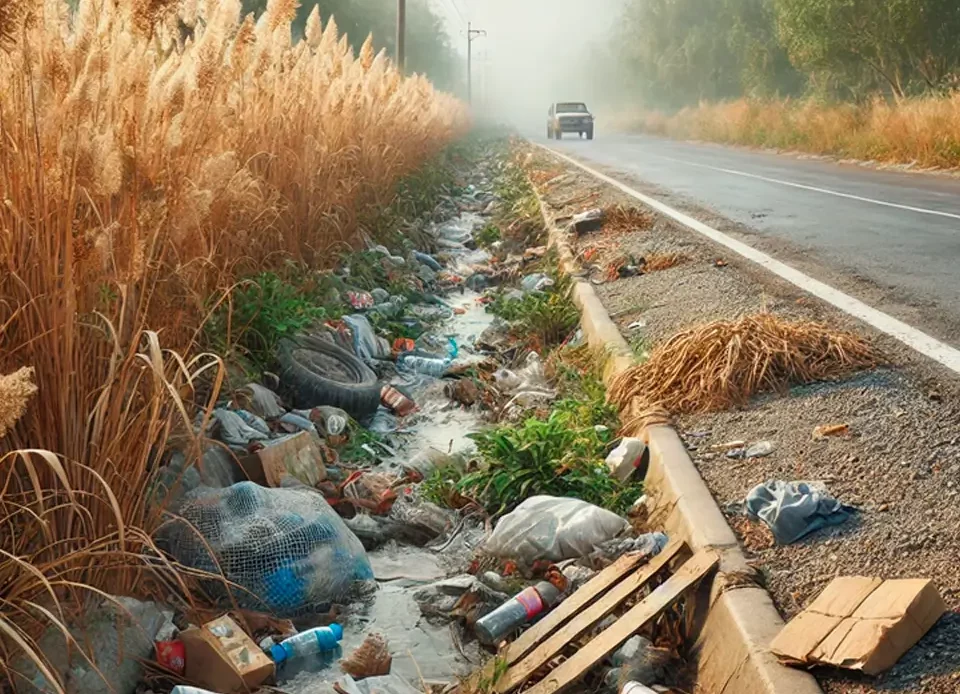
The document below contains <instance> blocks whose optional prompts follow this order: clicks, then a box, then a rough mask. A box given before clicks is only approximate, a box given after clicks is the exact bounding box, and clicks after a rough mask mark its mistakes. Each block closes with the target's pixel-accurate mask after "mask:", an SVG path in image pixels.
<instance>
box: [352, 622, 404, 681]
mask: <svg viewBox="0 0 960 694" xmlns="http://www.w3.org/2000/svg"><path fill="white" fill-rule="evenodd" d="M392 664H393V657H392V656H391V655H390V649H389V647H388V646H387V640H386V639H385V638H384V637H383V634H378V633H372V634H370V635H368V636H367V638H366V639H365V640H364V642H363V643H362V644H360V646H358V647H357V649H356V650H355V651H354V652H353V653H351V654H350V655H349V656H347V657H346V658H344V659H343V660H341V661H340V669H341V670H343V671H344V672H345V673H347V674H348V675H350V676H351V677H353V678H354V679H356V680H363V679H366V678H367V677H380V676H382V675H389V674H390V666H391V665H392Z"/></svg>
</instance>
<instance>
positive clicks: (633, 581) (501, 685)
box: [497, 541, 684, 694]
mask: <svg viewBox="0 0 960 694" xmlns="http://www.w3.org/2000/svg"><path fill="white" fill-rule="evenodd" d="M683 547H684V543H683V542H681V541H676V542H671V543H670V544H669V545H667V546H666V547H665V548H664V549H663V551H662V552H660V554H658V555H657V556H655V557H653V558H652V559H651V560H650V561H649V562H648V563H647V564H645V565H643V566H641V567H640V568H639V569H637V570H636V571H635V572H634V573H632V574H630V575H629V576H627V577H626V578H625V579H623V580H622V581H621V582H620V583H618V584H617V585H615V586H614V587H613V588H611V589H610V591H609V592H608V593H607V594H606V595H604V596H603V597H601V598H600V599H599V600H597V601H596V602H595V603H593V604H592V605H590V607H588V608H586V609H585V610H583V611H581V612H580V613H579V614H577V616H576V617H574V618H573V619H572V620H570V622H569V623H567V624H566V625H565V626H563V627H562V628H560V629H557V630H556V631H554V632H553V633H552V634H551V635H550V638H548V639H547V640H546V641H544V642H543V643H542V644H540V645H539V646H537V648H536V649H535V650H534V651H533V652H532V653H530V655H528V656H527V657H526V658H524V659H523V660H521V661H520V662H519V663H517V664H516V665H514V666H513V667H512V668H510V669H509V670H508V671H507V672H506V673H504V675H503V677H502V678H501V679H500V681H499V682H497V692H498V693H499V694H506V692H509V691H510V690H512V689H514V688H515V687H518V686H519V685H521V684H523V683H524V682H525V681H527V679H529V677H530V675H532V674H533V673H534V672H536V671H537V670H539V669H540V668H541V667H543V666H544V665H545V664H547V663H548V662H550V660H551V659H553V658H554V657H555V656H556V655H557V654H558V653H560V651H562V650H563V648H564V646H566V645H567V644H568V643H570V642H571V641H573V639H575V638H577V637H578V636H579V635H580V634H582V633H584V632H585V631H587V629H589V628H590V627H592V626H593V625H594V624H596V623H597V622H599V621H600V620H601V619H603V618H604V617H606V616H607V615H608V614H610V613H611V612H613V611H614V610H615V609H616V608H617V605H619V604H620V603H622V602H623V601H624V600H626V599H627V598H629V597H630V596H631V595H633V594H634V593H635V592H637V591H638V590H639V589H640V588H642V587H643V585H644V584H645V583H646V582H647V581H649V580H650V579H651V578H652V577H653V576H654V575H656V573H657V572H658V571H660V570H661V569H663V567H665V566H666V565H667V564H669V563H670V560H672V559H673V558H674V557H675V556H676V555H677V554H678V553H679V552H680V550H681V549H682V548H683ZM578 592H579V591H578ZM571 599H572V598H571Z"/></svg>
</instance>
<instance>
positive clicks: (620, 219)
mask: <svg viewBox="0 0 960 694" xmlns="http://www.w3.org/2000/svg"><path fill="white" fill-rule="evenodd" d="M654 221H655V217H654V216H653V214H652V213H651V212H647V211H646V210H641V209H638V208H636V207H623V206H617V207H615V208H613V209H612V210H607V214H606V218H605V219H604V221H603V231H604V232H605V233H611V234H626V233H630V232H632V231H644V230H647V229H651V228H652V227H653V223H654Z"/></svg>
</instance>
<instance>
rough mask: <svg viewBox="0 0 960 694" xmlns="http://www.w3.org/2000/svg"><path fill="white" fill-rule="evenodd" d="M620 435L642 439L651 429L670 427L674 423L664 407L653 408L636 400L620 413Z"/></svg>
mask: <svg viewBox="0 0 960 694" xmlns="http://www.w3.org/2000/svg"><path fill="white" fill-rule="evenodd" d="M620 421H621V422H622V425H621V427H620V434H621V435H622V436H633V437H637V438H642V437H643V433H644V432H645V431H646V430H647V429H648V428H650V427H655V426H664V425H666V426H669V425H670V424H672V423H673V420H672V419H671V417H670V413H669V412H667V411H666V410H665V409H663V408H662V407H658V406H656V405H654V406H653V407H651V406H649V405H648V404H646V403H644V402H643V401H642V400H640V399H639V398H634V399H633V400H631V401H630V402H629V403H628V405H627V406H626V407H625V408H623V411H622V412H621V413H620Z"/></svg>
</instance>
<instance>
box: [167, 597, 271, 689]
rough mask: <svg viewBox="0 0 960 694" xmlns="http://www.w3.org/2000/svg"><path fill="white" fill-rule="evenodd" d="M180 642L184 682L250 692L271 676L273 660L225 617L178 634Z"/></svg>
mask: <svg viewBox="0 0 960 694" xmlns="http://www.w3.org/2000/svg"><path fill="white" fill-rule="evenodd" d="M180 640H181V641H182V642H183V646H184V650H185V651H186V677H187V679H188V680H190V681H192V682H196V683H197V684H198V685H199V686H201V687H204V688H206V689H210V690H212V691H215V692H221V694H228V693H232V692H251V691H255V690H256V689H257V688H258V687H260V685H261V684H263V683H264V682H266V681H267V679H269V678H270V677H272V676H273V674H274V664H273V661H272V660H270V658H269V657H268V656H267V655H266V654H265V653H264V652H263V651H262V650H260V648H259V647H258V646H257V644H255V643H254V642H253V639H251V638H250V637H249V636H247V634H246V633H245V632H244V631H243V629H241V628H240V627H239V626H238V625H237V623H236V622H234V621H233V620H232V619H231V618H230V617H228V616H226V615H225V616H223V617H220V618H219V619H215V620H213V621H212V622H207V623H206V624H204V625H203V626H202V627H200V628H199V629H197V628H193V629H187V630H186V631H183V632H181V633H180Z"/></svg>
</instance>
